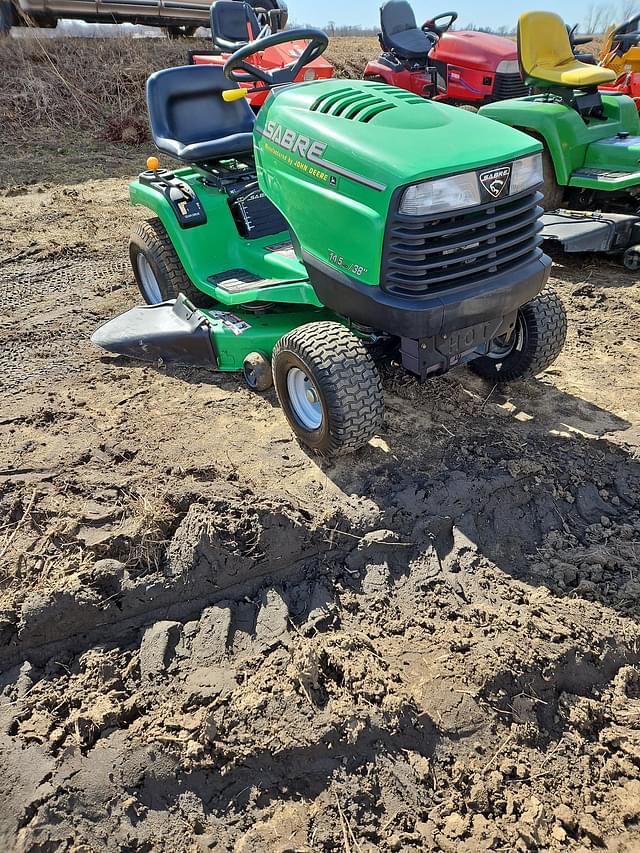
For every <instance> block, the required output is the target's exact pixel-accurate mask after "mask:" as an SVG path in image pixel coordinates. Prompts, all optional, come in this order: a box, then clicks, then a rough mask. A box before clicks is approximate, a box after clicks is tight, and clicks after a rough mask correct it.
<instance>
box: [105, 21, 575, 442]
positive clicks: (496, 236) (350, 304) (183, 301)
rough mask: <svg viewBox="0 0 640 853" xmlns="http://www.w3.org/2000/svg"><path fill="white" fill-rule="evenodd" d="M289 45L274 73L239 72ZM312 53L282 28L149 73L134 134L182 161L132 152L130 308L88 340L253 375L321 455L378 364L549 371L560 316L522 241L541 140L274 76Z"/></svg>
mask: <svg viewBox="0 0 640 853" xmlns="http://www.w3.org/2000/svg"><path fill="white" fill-rule="evenodd" d="M302 39H304V40H305V42H306V43H307V47H306V48H305V50H304V51H303V52H302V54H301V55H300V57H299V58H298V59H297V60H296V61H295V62H292V63H291V64H289V65H287V66H285V67H284V68H281V69H275V70H265V69H264V68H261V67H258V66H254V65H253V64H252V63H251V57H252V56H253V55H254V54H255V53H256V52H257V51H258V50H260V51H261V50H264V49H266V48H267V47H268V46H278V45H282V44H284V43H285V42H288V41H292V42H295V41H296V40H302ZM326 46H327V37H326V36H325V35H324V34H323V33H322V32H320V31H318V30H302V31H300V30H293V31H285V32H280V33H277V34H274V35H271V36H269V37H267V38H265V39H263V40H261V41H260V42H259V43H253V44H249V45H247V46H245V47H242V48H240V49H239V50H238V51H236V52H235V53H234V54H233V55H232V56H231V57H230V58H229V60H228V61H227V63H226V64H225V66H224V70H223V68H221V67H216V66H208V65H193V66H185V67H181V68H170V69H167V70H164V71H159V72H157V73H155V74H153V75H152V76H151V77H150V78H149V81H148V84H147V101H148V107H149V118H150V124H151V130H152V133H153V138H154V140H155V143H156V146H157V147H158V149H159V150H160V152H161V156H167V157H171V158H173V159H175V160H178V161H179V162H180V163H181V165H180V167H179V168H177V169H173V168H171V169H170V168H162V167H161V165H160V163H159V162H158V161H157V160H156V158H150V161H149V162H148V169H147V170H146V171H144V172H142V174H141V175H140V177H139V178H138V179H137V180H135V181H134V182H133V183H132V184H131V188H130V194H131V199H132V201H133V203H134V204H136V205H141V206H142V207H145V208H147V209H148V211H149V214H150V218H149V219H148V220H147V221H146V222H145V223H143V224H142V225H141V226H137V227H135V228H134V230H133V233H132V239H131V244H130V257H131V262H132V265H133V271H134V275H135V277H136V280H137V282H138V285H139V288H140V291H141V293H142V296H143V298H144V300H145V303H146V304H145V305H144V306H142V307H138V308H133V309H131V310H130V311H127V312H126V313H125V314H123V315H122V316H120V317H117V318H115V319H114V320H112V321H110V322H108V323H107V324H106V325H104V326H103V327H101V328H100V329H99V330H98V331H97V332H96V333H95V334H94V336H93V341H94V342H95V343H96V344H98V345H99V346H101V347H104V348H106V349H107V350H110V351H112V352H116V353H121V354H125V355H128V356H134V357H137V358H143V359H147V360H150V361H154V362H157V361H158V360H162V362H164V363H178V364H180V363H181V364H196V365H201V366H204V367H208V368H212V369H216V370H220V371H243V372H244V377H245V379H246V382H247V384H248V385H249V386H250V387H251V388H253V389H255V390H264V389H266V388H268V387H269V386H270V385H271V383H272V381H273V382H274V383H275V387H276V392H277V395H278V398H279V401H280V404H281V406H282V409H283V411H284V413H285V415H286V417H287V419H288V420H289V423H290V424H291V427H292V428H293V430H294V432H295V434H296V435H297V436H298V437H299V439H300V440H301V441H302V442H303V443H304V444H305V445H306V446H308V447H309V448H311V449H313V450H315V451H318V452H319V453H321V454H324V455H332V454H337V453H345V452H348V451H351V450H354V449H356V448H358V447H360V446H361V445H363V444H365V443H366V442H367V441H368V440H369V439H370V438H371V437H372V436H373V435H375V434H376V432H377V431H378V430H379V428H380V424H381V419H382V414H383V394H382V387H381V382H380V377H379V374H378V368H377V363H376V360H377V359H378V358H387V359H389V358H390V359H393V360H396V361H398V362H399V363H401V364H402V365H403V366H404V367H405V368H406V369H407V370H409V371H411V372H412V373H413V374H415V375H416V376H418V377H419V378H420V379H421V380H425V379H428V378H431V377H435V376H437V375H439V374H443V373H445V372H446V371H448V370H449V369H451V368H453V367H455V366H457V365H461V364H466V363H468V364H469V366H470V367H471V369H472V370H475V371H476V372H477V373H478V374H480V375H481V376H484V377H487V378H488V379H489V380H490V381H491V382H506V381H509V380H512V379H515V378H518V377H523V376H532V375H535V374H537V373H539V372H540V371H542V370H544V369H545V368H546V367H548V365H550V364H551V362H553V361H554V359H555V358H556V357H557V355H558V353H559V352H560V350H561V348H562V345H563V343H564V339H565V333H566V316H565V313H564V309H563V307H562V304H561V303H560V301H559V299H558V297H557V296H556V295H555V294H554V293H553V292H552V291H551V290H550V289H548V288H547V286H546V282H547V277H548V273H549V267H550V260H549V258H548V257H547V256H546V255H544V254H543V252H542V249H541V247H540V228H541V224H540V217H541V215H542V209H541V207H540V200H541V198H542V196H541V193H540V189H541V186H542V167H541V156H540V150H541V147H542V146H541V145H540V143H539V142H537V141H536V140H534V139H532V138H531V137H530V136H527V135H525V134H523V133H520V132H518V131H515V130H512V129H511V128H509V127H504V126H502V125H500V124H498V123H497V122H493V121H489V120H488V119H484V118H480V117H479V116H477V115H475V114H472V113H469V112H465V111H463V110H459V109H456V108H455V107H450V106H446V105H442V104H437V103H433V102H431V101H426V100H424V99H423V98H420V97H418V96H416V95H414V94H412V93H410V92H407V91H405V90H403V89H397V88H395V87H391V86H388V85H387V84H384V83H374V82H367V81H354V80H315V81H313V82H306V83H298V84H294V83H293V81H294V80H295V79H296V77H297V76H298V75H299V73H300V71H301V69H302V68H304V66H305V65H306V63H308V62H311V61H313V60H314V59H315V58H316V57H318V56H319V55H320V54H321V53H322V52H323V51H324V49H325V48H326ZM258 81H259V82H260V84H261V85H267V86H268V87H269V89H270V94H269V97H268V98H267V100H266V102H265V104H264V106H263V107H262V109H261V110H260V112H259V113H258V115H257V116H254V114H253V112H252V110H251V109H250V107H249V104H248V103H247V100H246V95H248V94H251V90H252V89H253V88H255V85H256V83H257V82H258Z"/></svg>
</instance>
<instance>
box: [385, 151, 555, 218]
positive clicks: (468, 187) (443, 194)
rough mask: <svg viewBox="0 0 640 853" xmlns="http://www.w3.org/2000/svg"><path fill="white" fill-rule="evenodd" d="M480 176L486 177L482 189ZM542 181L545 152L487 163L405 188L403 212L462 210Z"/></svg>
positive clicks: (401, 207) (401, 208)
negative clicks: (543, 154)
mask: <svg viewBox="0 0 640 853" xmlns="http://www.w3.org/2000/svg"><path fill="white" fill-rule="evenodd" d="M509 170H510V173H509ZM478 176H480V177H481V178H483V182H482V183H483V188H482V189H481V186H480V181H479V178H478ZM495 178H498V181H496V180H494V179H495ZM489 181H490V182H491V183H490V185H489ZM541 183H542V155H541V154H532V155H531V156H530V157H522V158H520V159H519V160H514V161H513V163H511V164H509V163H505V164H504V165H503V166H496V168H495V169H493V170H492V168H491V167H490V166H487V167H486V168H485V169H483V170H479V171H478V172H463V173H462V174H461V175H452V176H451V177H450V178H436V180H434V181H424V182H423V183H421V184H414V185H413V186H411V187H409V188H408V189H406V190H405V192H404V195H403V196H402V201H401V202H400V213H405V214H407V215H409V216H428V215H431V214H437V213H444V212H445V211H455V210H463V209H464V208H468V207H475V206H477V205H479V204H485V203H487V202H489V201H492V200H493V199H496V200H497V199H499V198H505V197H507V196H508V195H518V194H519V193H522V192H524V191H525V190H527V189H529V187H535V186H537V185H538V184H541ZM502 185H504V188H503V187H502ZM494 187H495V189H494ZM507 187H508V190H507ZM492 197H493V198H492Z"/></svg>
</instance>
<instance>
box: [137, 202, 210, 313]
mask: <svg viewBox="0 0 640 853" xmlns="http://www.w3.org/2000/svg"><path fill="white" fill-rule="evenodd" d="M129 259H130V260H131V266H132V268H133V274H134V276H135V278H136V283H137V285H138V288H139V290H140V293H141V294H142V298H143V299H144V301H145V302H146V303H147V305H157V304H158V303H159V302H166V301H167V300H169V299H177V298H178V295H179V294H180V293H182V294H184V295H185V296H186V297H187V299H189V301H190V302H191V303H192V304H193V305H195V307H196V308H210V307H211V306H212V305H213V299H212V298H211V297H210V296H207V294H205V293H203V292H202V291H201V290H198V288H197V287H196V286H195V284H194V283H193V282H192V281H191V279H190V278H189V276H188V275H187V274H186V272H185V271H184V267H183V266H182V263H181V262H180V258H179V257H178V255H177V254H176V250H175V249H174V247H173V243H172V242H171V239H170V238H169V235H168V234H167V232H166V231H165V228H164V226H163V224H162V223H161V222H160V220H159V219H158V218H157V217H155V216H154V217H153V218H152V219H147V220H146V222H141V223H140V224H139V225H136V226H134V228H133V229H132V230H131V238H130V240H129Z"/></svg>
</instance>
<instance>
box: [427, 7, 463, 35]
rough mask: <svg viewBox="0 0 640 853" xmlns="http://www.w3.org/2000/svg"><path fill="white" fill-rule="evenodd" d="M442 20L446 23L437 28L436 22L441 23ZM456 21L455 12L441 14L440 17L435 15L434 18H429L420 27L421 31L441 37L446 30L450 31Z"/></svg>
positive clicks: (456, 14) (456, 15)
mask: <svg viewBox="0 0 640 853" xmlns="http://www.w3.org/2000/svg"><path fill="white" fill-rule="evenodd" d="M443 19H445V20H446V23H444V24H441V25H440V26H438V21H442V20H443ZM457 20H458V13H457V12H442V13H441V14H440V15H436V16H435V18H429V20H427V21H425V22H424V24H423V25H422V29H423V30H425V31H428V32H430V33H435V34H436V35H437V36H441V35H442V34H443V33H446V31H447V30H450V29H451V27H452V26H453V25H454V24H455V22H456V21H457Z"/></svg>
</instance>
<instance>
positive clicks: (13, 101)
mask: <svg viewBox="0 0 640 853" xmlns="http://www.w3.org/2000/svg"><path fill="white" fill-rule="evenodd" d="M208 46H209V44H208V42H206V41H201V40H195V39H189V40H182V41H178V42H173V41H169V40H165V39H132V38H121V39H112V38H107V39H99V38H93V39H79V38H54V39H41V38H39V37H38V36H37V34H35V33H34V35H33V37H31V38H24V39H8V38H4V39H0V122H2V127H3V136H4V137H5V139H6V140H7V141H9V140H11V139H19V140H25V139H28V138H29V136H30V135H31V133H32V131H33V130H34V129H35V128H46V129H48V130H51V131H60V132H65V133H67V132H68V131H71V132H74V131H77V132H79V131H89V132H90V133H92V134H93V135H94V136H95V137H96V138H98V139H103V140H107V141H110V142H126V143H129V144H134V145H135V144H140V143H142V142H144V141H146V139H147V138H148V131H147V119H146V103H145V82H146V79H147V77H148V76H149V75H150V74H151V73H152V72H153V71H157V70H159V69H161V68H168V67H170V66H175V65H181V64H183V63H184V62H185V61H186V54H187V50H192V49H197V48H198V47H205V48H206V47H208ZM377 49H378V48H377V40H376V39H374V38H336V39H334V40H333V42H332V45H331V47H330V48H329V51H328V53H327V57H328V59H329V61H330V62H332V63H333V64H334V65H335V68H336V75H337V76H340V77H359V76H361V75H362V72H363V70H364V67H365V65H366V62H367V60H368V59H369V58H371V57H373V56H375V55H376V52H377Z"/></svg>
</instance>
